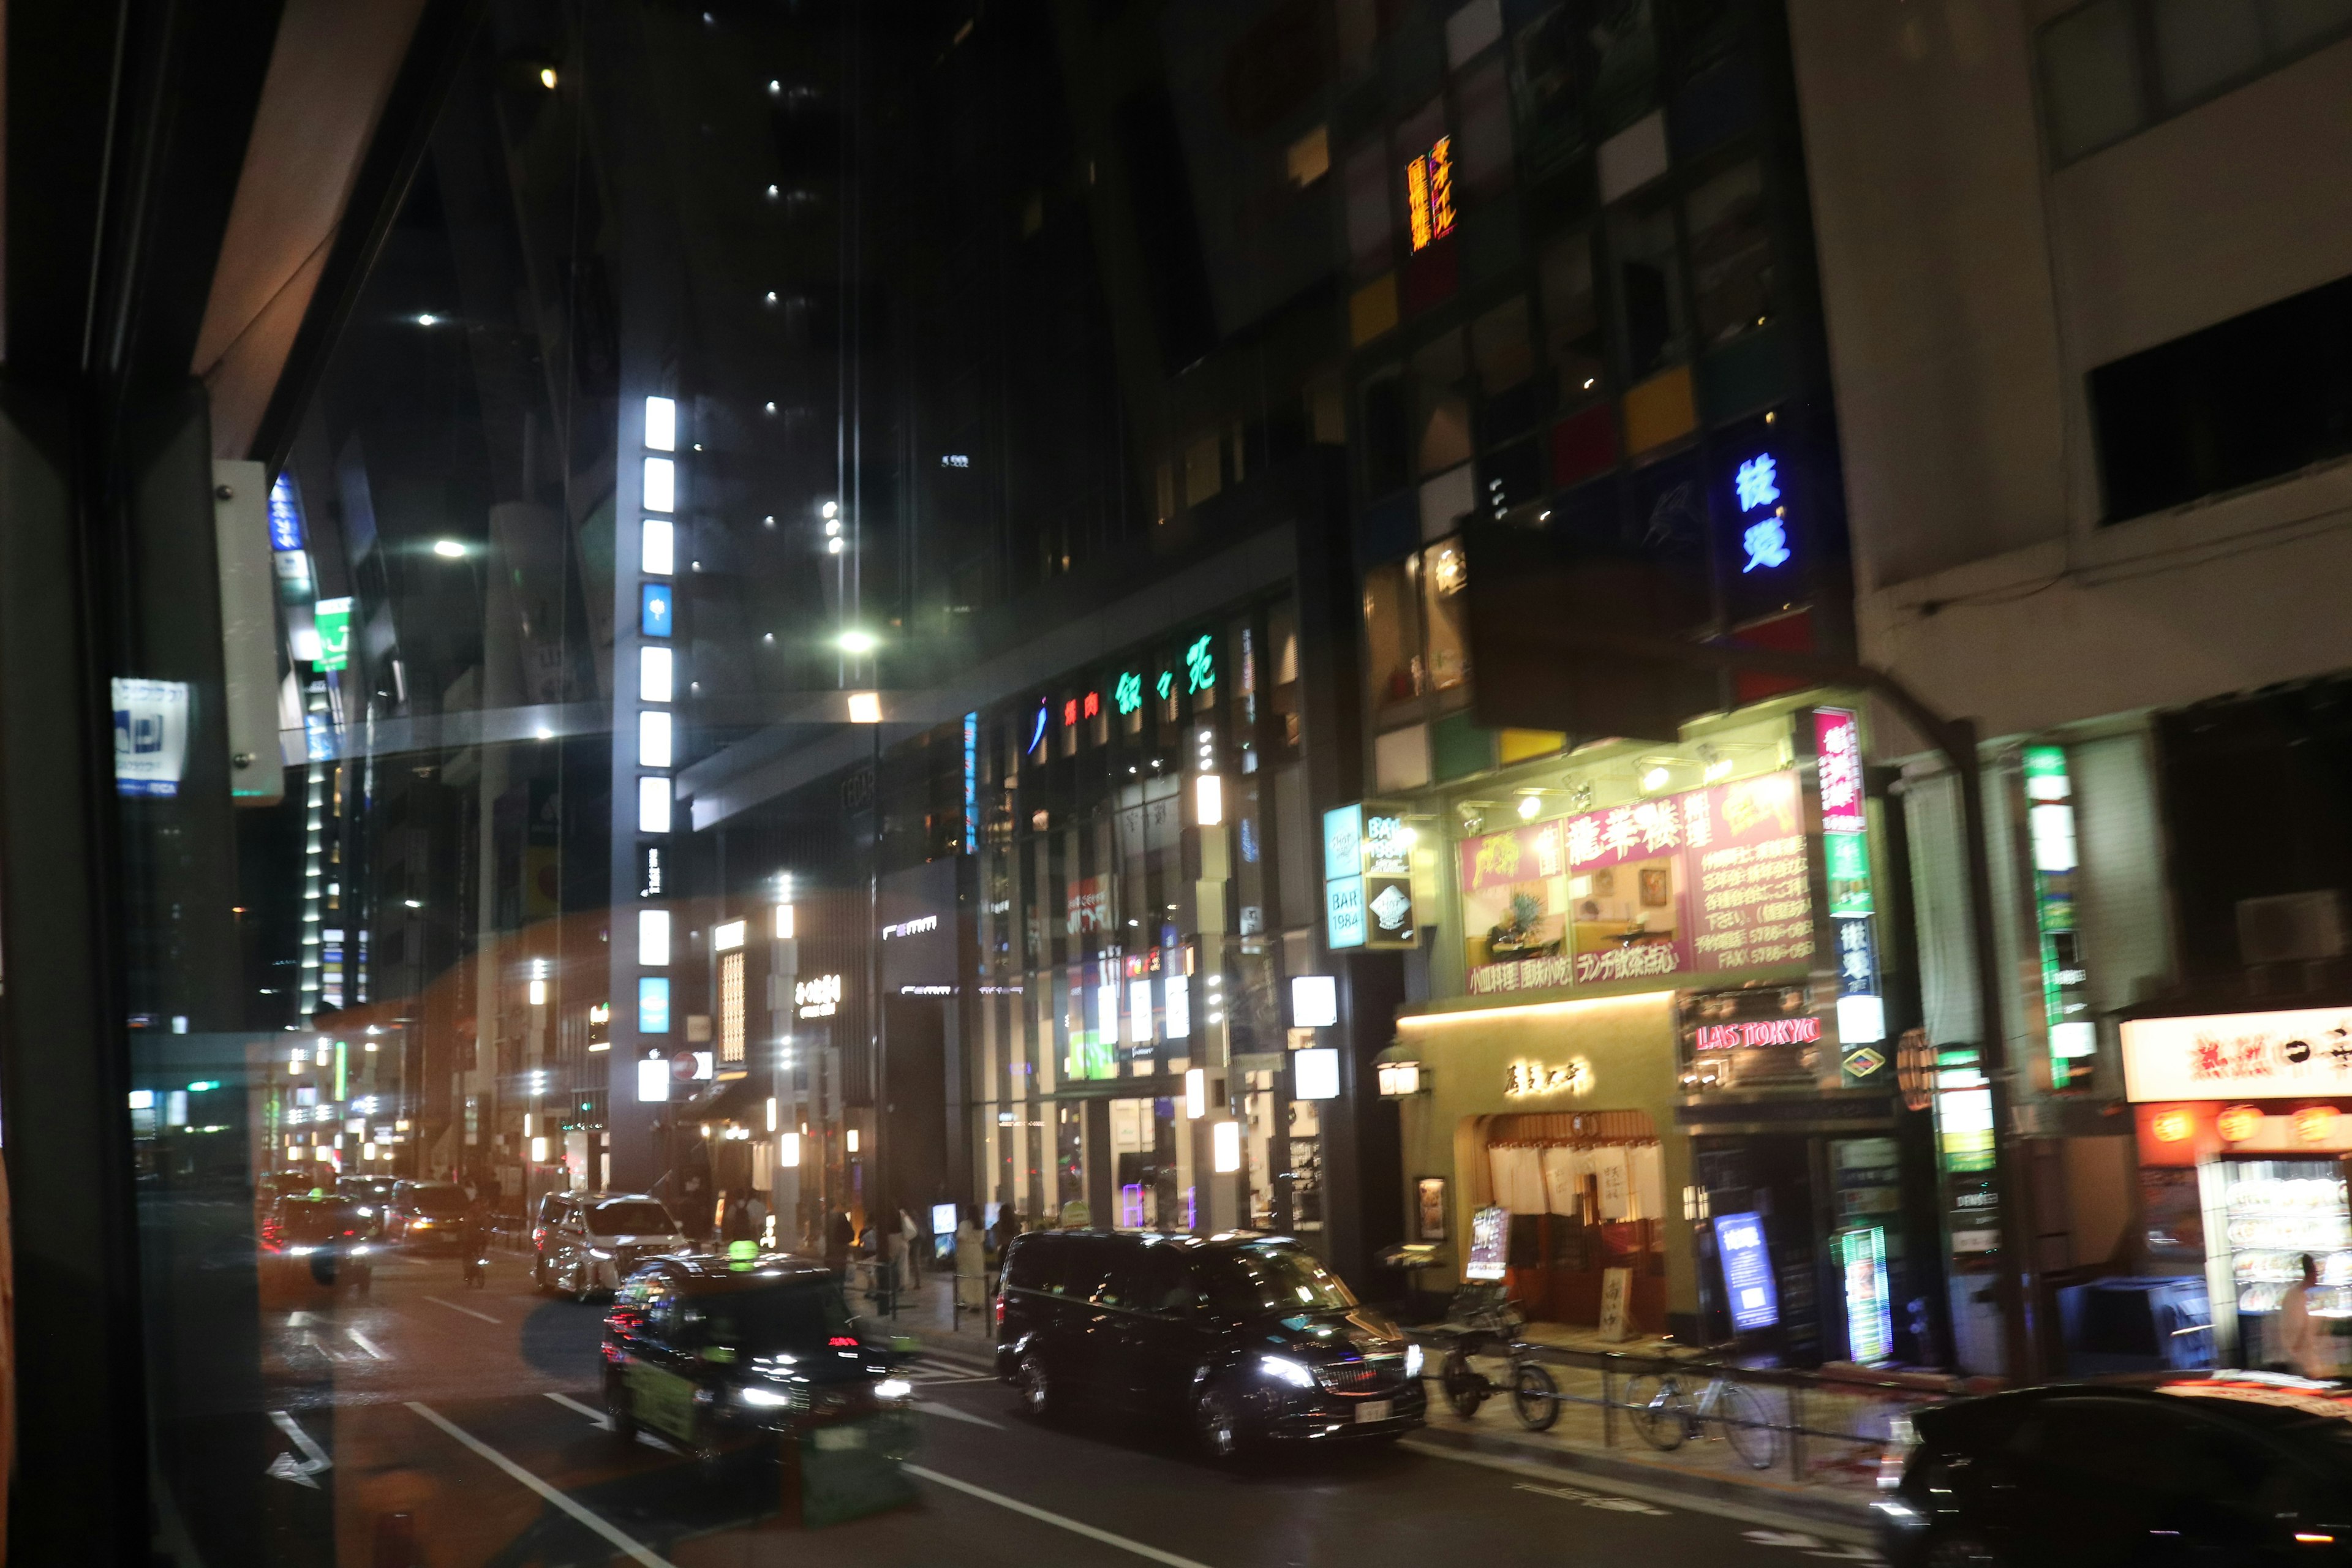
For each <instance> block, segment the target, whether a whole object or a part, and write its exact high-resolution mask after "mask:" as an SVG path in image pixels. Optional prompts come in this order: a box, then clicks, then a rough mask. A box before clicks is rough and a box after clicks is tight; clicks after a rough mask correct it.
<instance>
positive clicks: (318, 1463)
mask: <svg viewBox="0 0 2352 1568" xmlns="http://www.w3.org/2000/svg"><path fill="white" fill-rule="evenodd" d="M269 1419H270V1422H271V1423H272V1424H273V1425H274V1426H277V1428H278V1430H279V1431H280V1432H283V1433H285V1434H286V1436H288V1437H289V1438H291V1439H292V1440H293V1443H294V1446H295V1447H298V1448H299V1449H301V1450H302V1457H301V1458H299V1459H297V1458H295V1457H294V1456H293V1455H291V1454H280V1455H278V1457H277V1458H274V1459H272V1460H270V1461H269V1463H268V1467H267V1468H264V1469H263V1471H262V1474H264V1475H268V1476H275V1477H277V1478H278V1479H279V1480H281V1481H292V1482H293V1483H294V1484H295V1485H296V1486H298V1487H309V1488H310V1489H311V1490H312V1491H317V1490H318V1489H319V1483H318V1482H317V1481H316V1480H314V1479H312V1478H313V1477H315V1476H316V1475H318V1474H319V1472H320V1471H321V1470H331V1469H332V1468H334V1466H335V1461H334V1460H332V1459H331V1458H327V1451H326V1450H325V1449H324V1448H321V1447H319V1445H318V1444H316V1443H313V1442H312V1441H310V1434H309V1433H308V1432H305V1431H303V1430H302V1428H301V1426H299V1425H298V1424H297V1423H296V1422H295V1419H294V1417H292V1416H291V1415H288V1414H286V1412H284V1411H283V1410H273V1411H271V1412H270V1413H269Z"/></svg>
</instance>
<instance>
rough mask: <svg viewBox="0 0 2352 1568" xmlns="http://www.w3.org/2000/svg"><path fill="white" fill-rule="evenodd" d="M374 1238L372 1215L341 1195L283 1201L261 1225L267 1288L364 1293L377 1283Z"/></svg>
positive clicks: (263, 1268) (284, 1198) (262, 1257)
mask: <svg viewBox="0 0 2352 1568" xmlns="http://www.w3.org/2000/svg"><path fill="white" fill-rule="evenodd" d="M374 1235H375V1231H374V1226H373V1224H372V1223H371V1221H370V1220H369V1218H368V1216H367V1215H363V1214H362V1213H361V1212H360V1210H359V1206H358V1205H355V1204H352V1203H350V1202H348V1201H346V1200H344V1199H342V1198H341V1197H336V1196H332V1195H330V1194H325V1193H317V1194H295V1195H293V1196H290V1197H283V1198H280V1199H278V1203H277V1205H275V1206H274V1207H273V1208H272V1209H271V1210H270V1212H269V1217H268V1219H266V1220H264V1221H263V1222H262V1226H261V1279H262V1285H263V1288H264V1289H275V1290H280V1291H284V1290H301V1289H313V1288H315V1289H322V1290H331V1291H338V1292H340V1291H343V1290H352V1291H355V1292H357V1293H358V1294H360V1295H365V1294H367V1292H368V1289H369V1287H370V1286H371V1285H373V1283H374V1279H375V1268H374V1258H373V1255H374V1250H375V1248H374V1246H373V1237H374Z"/></svg>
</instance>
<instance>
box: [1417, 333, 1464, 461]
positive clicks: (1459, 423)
mask: <svg viewBox="0 0 2352 1568" xmlns="http://www.w3.org/2000/svg"><path fill="white" fill-rule="evenodd" d="M1469 368H1470V367H1469V365H1468V364H1467V363H1465V356H1464V353H1463V345H1462V333H1461V332H1460V331H1450V332H1446V333H1444V334H1442V335H1441V336H1438V337H1436V338H1433V339H1432V340H1430V342H1427V343H1425V344H1423V347H1422V350H1421V352H1420V353H1416V354H1414V355H1413V356H1412V376H1413V383H1414V386H1415V389H1416V391H1417V392H1418V394H1419V404H1420V406H1419V409H1418V411H1417V412H1418V415H1419V419H1418V426H1419V428H1418V431H1417V433H1416V439H1415V441H1414V443H1413V446H1414V449H1415V454H1416V457H1417V458H1418V461H1419V464H1420V468H1419V471H1420V472H1421V473H1423V474H1437V473H1443V472H1444V471H1445V470H1446V469H1448V468H1458V467H1460V466H1461V465H1462V464H1464V463H1466V462H1468V461H1469V460H1470V400H1469V398H1468V397H1467V396H1466V395H1465V394H1464V391H1463V384H1464V383H1465V381H1467V380H1468V379H1469Z"/></svg>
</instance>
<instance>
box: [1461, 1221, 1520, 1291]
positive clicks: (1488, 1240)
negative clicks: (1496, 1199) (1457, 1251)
mask: <svg viewBox="0 0 2352 1568" xmlns="http://www.w3.org/2000/svg"><path fill="white" fill-rule="evenodd" d="M1510 1250H1511V1211H1510V1210H1508V1209H1506V1208H1483V1209H1480V1210H1478V1211H1477V1212H1476V1213H1475V1214H1473V1215H1471V1216H1470V1261H1469V1262H1468V1263H1467V1264H1466V1265H1465V1266H1464V1268H1463V1269H1462V1277H1463V1278H1464V1279H1480V1280H1495V1279H1501V1278H1502V1277H1503V1272H1504V1270H1505V1268H1507V1267H1508V1265H1509V1263H1510Z"/></svg>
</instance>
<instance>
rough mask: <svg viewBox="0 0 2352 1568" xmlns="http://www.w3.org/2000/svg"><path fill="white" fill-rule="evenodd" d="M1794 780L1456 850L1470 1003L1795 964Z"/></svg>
mask: <svg viewBox="0 0 2352 1568" xmlns="http://www.w3.org/2000/svg"><path fill="white" fill-rule="evenodd" d="M1799 803H1800V796H1799V794H1798V788H1797V775H1796V774H1795V773H1769V774H1766V775H1765V776H1764V777H1762V778H1756V779H1744V780H1741V781H1739V782H1738V783H1736V784H1717V785H1716V786H1714V787H1712V788H1708V789H1702V790H1694V791H1692V792H1690V793H1688V794H1686V795H1666V796H1662V797H1660V798H1658V799H1656V800H1648V801H1642V802H1639V803H1638V804H1635V805H1622V806H1614V807H1612V808H1611V809H1609V810H1607V811H1595V812H1587V813H1584V814H1582V815H1580V816H1570V817H1566V818H1563V819H1561V820H1559V821H1556V822H1546V823H1540V824H1538V825H1537V826H1532V827H1519V828H1513V829H1510V830H1508V831H1507V832H1502V833H1490V834H1486V835H1484V836H1483V837H1477V838H1472V839H1466V840H1465V841H1464V842H1463V843H1462V845H1461V846H1460V851H1461V868H1460V870H1461V888H1462V902H1463V931H1464V933H1465V936H1464V940H1465V943H1466V952H1465V960H1466V963H1467V967H1468V971H1469V978H1470V990H1471V992H1472V993H1473V994H1484V993H1493V992H1503V991H1528V990H1536V989H1539V988H1544V987H1549V986H1563V985H1598V984H1607V983H1609V982H1612V981H1620V980H1639V979H1646V978H1650V977H1653V976H1656V977H1664V976H1668V975H1675V974H1694V973H1695V974H1710V973H1724V972H1727V971H1731V970H1741V969H1751V968H1756V967H1759V966H1764V965H1770V964H1780V963H1802V962H1804V961H1805V960H1807V959H1810V958H1811V956H1812V951H1813V936H1812V930H1813V928H1812V903H1811V887H1810V881H1809V877H1808V871H1807V865H1806V853H1805V834H1804V826H1803V820H1802V816H1801V810H1800V804H1799Z"/></svg>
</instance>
